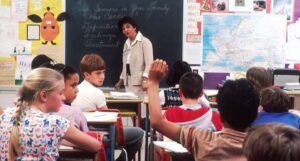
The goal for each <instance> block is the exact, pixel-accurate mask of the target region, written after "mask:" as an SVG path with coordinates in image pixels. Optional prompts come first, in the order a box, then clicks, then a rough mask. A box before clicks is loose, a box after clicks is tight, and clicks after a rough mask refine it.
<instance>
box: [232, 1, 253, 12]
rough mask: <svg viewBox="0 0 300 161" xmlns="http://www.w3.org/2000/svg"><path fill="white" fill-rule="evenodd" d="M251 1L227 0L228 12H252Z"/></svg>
mask: <svg viewBox="0 0 300 161" xmlns="http://www.w3.org/2000/svg"><path fill="white" fill-rule="evenodd" d="M252 10H253V1H251V0H229V11H231V12H252Z"/></svg>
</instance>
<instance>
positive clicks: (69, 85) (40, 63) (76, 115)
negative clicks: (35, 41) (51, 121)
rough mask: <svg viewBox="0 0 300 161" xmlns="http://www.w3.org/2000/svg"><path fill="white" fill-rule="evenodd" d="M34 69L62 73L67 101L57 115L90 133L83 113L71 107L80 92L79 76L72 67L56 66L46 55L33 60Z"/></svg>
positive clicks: (77, 108)
mask: <svg viewBox="0 0 300 161" xmlns="http://www.w3.org/2000/svg"><path fill="white" fill-rule="evenodd" d="M31 64H32V66H31V67H32V69H35V68H39V67H46V68H51V69H54V70H56V71H58V72H60V73H61V74H62V75H63V76H64V82H65V90H64V95H65V99H64V100H63V104H62V107H60V109H59V111H58V112H57V113H56V114H58V115H60V116H63V117H64V118H66V119H68V120H69V121H71V122H72V123H73V124H74V126H75V127H77V128H78V129H79V130H81V131H83V132H87V131H89V129H88V126H87V122H86V118H85V117H84V115H83V113H82V111H81V110H80V108H79V107H71V106H70V105H71V102H72V101H73V100H74V99H75V97H76V94H77V92H78V89H77V85H78V82H79V75H78V74H77V72H76V71H75V70H74V69H73V68H71V67H70V66H65V65H64V64H60V63H58V64H55V63H54V61H53V60H52V59H51V58H49V57H47V56H46V55H38V56H36V57H35V58H34V59H33V60H32V63H31Z"/></svg>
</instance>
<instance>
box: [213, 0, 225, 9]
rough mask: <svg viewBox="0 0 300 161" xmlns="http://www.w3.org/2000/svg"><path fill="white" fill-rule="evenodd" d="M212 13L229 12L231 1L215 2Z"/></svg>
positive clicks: (214, 0)
mask: <svg viewBox="0 0 300 161" xmlns="http://www.w3.org/2000/svg"><path fill="white" fill-rule="evenodd" d="M211 11H212V12H229V0H213V1H212V9H211Z"/></svg>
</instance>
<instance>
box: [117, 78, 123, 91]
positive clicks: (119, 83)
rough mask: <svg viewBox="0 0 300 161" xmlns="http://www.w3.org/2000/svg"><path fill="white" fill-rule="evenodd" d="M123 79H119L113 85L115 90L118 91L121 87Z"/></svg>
mask: <svg viewBox="0 0 300 161" xmlns="http://www.w3.org/2000/svg"><path fill="white" fill-rule="evenodd" d="M123 83H124V82H123V79H120V80H119V81H118V82H117V83H116V84H115V90H116V91H119V90H120V88H121V85H123Z"/></svg>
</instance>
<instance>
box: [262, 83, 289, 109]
mask: <svg viewBox="0 0 300 161" xmlns="http://www.w3.org/2000/svg"><path fill="white" fill-rule="evenodd" d="M260 105H261V106H262V107H263V109H264V111H265V112H270V113H281V112H288V110H289V109H290V108H292V102H291V100H290V98H289V96H288V95H287V94H286V93H284V92H283V91H281V90H280V89H277V88H275V87H269V88H265V89H263V90H262V91H261V93H260Z"/></svg>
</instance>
